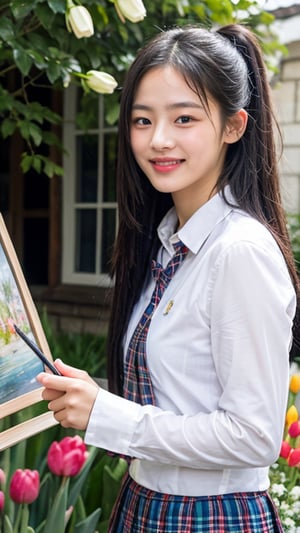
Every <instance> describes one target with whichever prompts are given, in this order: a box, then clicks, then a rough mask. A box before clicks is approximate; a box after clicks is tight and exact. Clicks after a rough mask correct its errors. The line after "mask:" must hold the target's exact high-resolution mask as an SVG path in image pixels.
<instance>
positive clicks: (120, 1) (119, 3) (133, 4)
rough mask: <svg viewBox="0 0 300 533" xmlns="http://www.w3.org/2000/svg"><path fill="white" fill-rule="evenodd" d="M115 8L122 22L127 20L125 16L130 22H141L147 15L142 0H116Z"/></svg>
mask: <svg viewBox="0 0 300 533" xmlns="http://www.w3.org/2000/svg"><path fill="white" fill-rule="evenodd" d="M115 8H116V10H117V13H118V15H119V17H120V19H121V20H122V22H125V20H124V17H125V18H126V19H128V20H130V22H139V21H141V20H144V18H145V16H146V9H145V6H144V4H143V2H142V0H115Z"/></svg>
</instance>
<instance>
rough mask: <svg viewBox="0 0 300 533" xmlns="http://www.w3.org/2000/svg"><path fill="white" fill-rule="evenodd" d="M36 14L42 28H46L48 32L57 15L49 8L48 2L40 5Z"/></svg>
mask: <svg viewBox="0 0 300 533" xmlns="http://www.w3.org/2000/svg"><path fill="white" fill-rule="evenodd" d="M35 12H36V15H37V17H38V18H39V20H40V22H41V24H42V26H44V28H46V30H47V29H48V28H49V26H52V24H53V21H54V17H55V13H53V11H51V10H50V9H49V6H48V5H47V4H46V2H43V3H41V4H38V6H37V8H36V10H35Z"/></svg>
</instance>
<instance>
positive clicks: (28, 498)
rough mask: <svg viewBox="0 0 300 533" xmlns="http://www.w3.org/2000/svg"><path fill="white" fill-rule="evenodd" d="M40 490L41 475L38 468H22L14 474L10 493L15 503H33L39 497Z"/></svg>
mask: <svg viewBox="0 0 300 533" xmlns="http://www.w3.org/2000/svg"><path fill="white" fill-rule="evenodd" d="M39 490H40V475H39V473H38V471H37V470H29V469H28V468H26V469H25V470H21V469H20V468H19V469H18V470H16V471H15V473H14V474H13V476H12V478H11V481H10V487H9V495H10V497H11V499H12V500H13V501H14V502H15V503H32V502H33V501H34V500H36V499H37V497H38V495H39Z"/></svg>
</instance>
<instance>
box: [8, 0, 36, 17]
mask: <svg viewBox="0 0 300 533" xmlns="http://www.w3.org/2000/svg"><path fill="white" fill-rule="evenodd" d="M34 4H35V2H24V0H12V2H11V3H10V6H11V10H12V14H13V16H14V17H15V19H17V20H18V19H22V18H25V17H27V15H29V13H30V12H31V11H32V9H33V7H34Z"/></svg>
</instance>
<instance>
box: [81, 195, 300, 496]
mask: <svg viewBox="0 0 300 533" xmlns="http://www.w3.org/2000/svg"><path fill="white" fill-rule="evenodd" d="M226 196H227V197H228V198H230V191H229V189H228V188H227V189H226ZM230 199H231V200H232V198H230ZM176 223H177V217H176V213H175V210H174V209H172V210H171V211H170V212H169V213H168V214H167V215H166V216H165V217H164V219H163V221H162V223H161V224H160V227H159V229H158V233H159V237H160V240H161V242H162V248H161V250H160V251H159V254H158V257H157V259H158V261H160V262H161V260H162V261H163V264H164V266H165V265H166V263H167V262H168V260H169V259H170V258H171V256H172V255H173V254H174V249H173V246H172V242H174V240H176V239H178V238H179V239H181V241H183V242H184V244H185V245H186V246H187V247H188V248H189V252H188V255H187V257H186V258H185V260H184V262H183V263H182V265H181V266H180V267H179V269H178V271H177V272H176V274H175V276H174V278H173V279H172V280H171V282H170V284H169V286H168V287H167V289H166V291H165V293H164V294H163V297H162V299H161V302H160V303H159V305H158V307H157V309H156V310H155V312H154V315H153V318H152V321H151V325H150V328H149V332H148V337H147V362H148V367H149V371H150V374H151V379H152V383H153V390H154V394H155V398H156V402H157V405H156V406H152V405H147V406H141V405H139V404H136V403H134V402H131V401H128V400H125V399H123V398H120V397H117V396H115V395H113V394H112V393H110V392H108V391H105V390H100V391H99V393H98V396H97V399H96V402H95V404H94V407H93V410H92V413H91V417H90V420H89V424H88V428H87V431H86V436H85V441H86V443H88V444H92V445H95V446H99V447H101V448H104V449H108V450H111V451H114V452H117V453H121V454H125V455H129V456H131V457H134V458H135V459H134V460H133V461H132V462H131V465H130V474H131V476H132V477H133V478H134V479H135V480H136V481H137V482H138V483H140V484H141V485H144V486H145V487H147V488H150V489H153V490H157V491H159V492H165V493H171V494H181V495H187V496H203V495H210V494H222V493H230V492H243V491H256V490H265V489H266V488H267V487H268V485H269V479H268V466H269V465H270V464H272V463H273V462H274V461H275V460H276V458H277V456H278V453H279V449H280V445H281V439H282V433H283V427H284V418H285V409H286V402H287V393H288V380H289V363H288V352H289V346H290V342H291V327H292V319H293V317H294V313H295V306H296V297H295V292H294V288H293V286H292V283H291V280H290V276H289V274H288V271H287V267H286V264H285V261H284V259H283V256H282V254H281V252H280V250H279V248H278V246H277V244H276V242H275V240H274V239H273V237H272V236H271V234H270V233H269V231H268V230H267V229H266V228H265V227H264V226H263V225H262V224H260V223H259V222H258V221H256V220H255V219H253V218H252V217H250V216H248V215H247V214H245V213H244V212H243V211H242V210H240V209H238V208H233V207H230V206H229V205H227V204H226V203H225V201H224V200H223V198H222V195H221V194H217V195H215V196H214V197H213V198H212V199H211V200H209V201H208V202H207V203H206V204H205V205H203V206H202V207H201V208H200V209H199V210H198V211H197V212H196V213H194V215H193V216H192V217H191V218H190V219H189V220H188V221H187V222H186V224H185V225H184V226H183V227H182V229H180V230H179V231H178V233H176V234H175V235H174V231H175V228H176ZM153 288H154V281H152V280H151V281H149V285H148V286H147V288H146V290H145V291H144V293H143V294H142V296H141V299H140V301H139V302H138V304H137V305H136V307H135V309H134V312H133V316H132V318H131V321H130V324H129V329H128V333H127V338H126V342H125V349H126V347H127V346H128V343H129V340H130V337H131V335H132V333H133V331H134V328H135V326H136V324H137V322H138V320H139V318H140V316H141V314H142V313H143V311H144V309H145V308H146V306H147V304H148V302H149V300H150V297H151V293H152V290H153Z"/></svg>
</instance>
